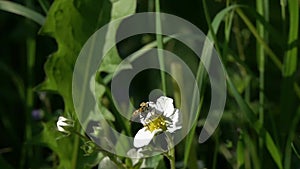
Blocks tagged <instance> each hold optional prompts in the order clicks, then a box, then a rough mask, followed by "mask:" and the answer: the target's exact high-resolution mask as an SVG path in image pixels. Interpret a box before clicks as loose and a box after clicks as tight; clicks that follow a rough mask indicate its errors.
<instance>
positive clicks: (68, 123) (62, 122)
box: [56, 116, 74, 134]
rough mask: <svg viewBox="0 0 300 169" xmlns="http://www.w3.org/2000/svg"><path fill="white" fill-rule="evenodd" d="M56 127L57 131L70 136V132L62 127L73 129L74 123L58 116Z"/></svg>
mask: <svg viewBox="0 0 300 169" xmlns="http://www.w3.org/2000/svg"><path fill="white" fill-rule="evenodd" d="M56 126H57V130H58V131H60V132H63V133H67V134H70V131H67V130H65V129H64V127H74V121H73V120H70V119H67V118H65V117H63V116H59V117H58V120H57V122H56Z"/></svg>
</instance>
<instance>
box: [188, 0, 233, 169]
mask: <svg viewBox="0 0 300 169" xmlns="http://www.w3.org/2000/svg"><path fill="white" fill-rule="evenodd" d="M237 7H238V5H232V6H229V7H227V8H225V9H223V10H222V11H220V12H219V13H218V14H217V15H216V16H215V18H214V20H213V22H212V24H211V25H212V26H211V29H210V30H209V32H208V34H207V36H208V38H209V39H210V40H212V39H213V35H214V33H212V31H215V32H217V31H218V28H219V26H220V24H221V22H222V21H223V19H224V17H225V16H226V15H227V13H228V12H230V11H231V10H233V9H235V8H237ZM203 78H204V68H203V65H202V64H201V63H200V64H199V67H198V70H197V75H196V81H197V82H198V86H202V84H203V80H204V79H203ZM201 91H202V90H201ZM193 97H194V96H193ZM202 100H203V98H201V99H200V105H199V106H198V108H197V114H196V118H195V119H194V120H193V121H194V122H193V126H192V128H191V130H190V132H189V134H188V135H187V137H186V141H185V150H184V161H183V162H184V168H186V167H187V166H188V164H189V157H190V150H191V147H192V143H193V138H194V137H195V131H196V127H197V124H196V121H197V120H198V118H199V116H200V110H201V105H202V104H201V103H202ZM193 106H194V99H193V102H192V107H193ZM191 110H193V108H192V109H191Z"/></svg>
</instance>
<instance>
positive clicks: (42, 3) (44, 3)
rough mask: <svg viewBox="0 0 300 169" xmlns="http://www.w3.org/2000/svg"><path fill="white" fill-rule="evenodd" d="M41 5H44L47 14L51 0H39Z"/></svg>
mask: <svg viewBox="0 0 300 169" xmlns="http://www.w3.org/2000/svg"><path fill="white" fill-rule="evenodd" d="M38 1H39V4H40V6H41V7H42V9H43V11H44V12H45V14H47V13H48V9H49V7H50V4H49V1H45V0H38Z"/></svg>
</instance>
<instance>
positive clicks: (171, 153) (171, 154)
mask: <svg viewBox="0 0 300 169" xmlns="http://www.w3.org/2000/svg"><path fill="white" fill-rule="evenodd" d="M169 160H170V166H171V169H175V149H174V148H171V150H170V151H169Z"/></svg>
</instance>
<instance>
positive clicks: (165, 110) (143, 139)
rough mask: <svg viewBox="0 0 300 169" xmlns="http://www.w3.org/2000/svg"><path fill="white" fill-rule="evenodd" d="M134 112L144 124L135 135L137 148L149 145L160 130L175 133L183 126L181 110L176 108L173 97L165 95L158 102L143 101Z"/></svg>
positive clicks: (134, 143)
mask: <svg viewBox="0 0 300 169" xmlns="http://www.w3.org/2000/svg"><path fill="white" fill-rule="evenodd" d="M134 113H136V114H137V115H136V116H138V115H139V116H138V117H139V121H140V122H141V123H142V124H143V125H144V127H143V128H142V129H140V130H139V131H138V132H137V133H136V135H135V137H134V142H133V145H134V146H135V147H137V148H139V147H143V146H146V145H148V144H149V143H150V142H151V140H152V138H153V137H154V136H155V135H156V134H157V133H159V132H169V133H174V132H175V131H176V130H179V129H181V128H182V125H181V118H180V111H179V110H178V109H176V108H174V105H173V99H171V98H168V97H165V96H161V97H159V98H158V99H157V100H156V103H154V102H147V103H144V102H143V103H141V107H140V108H139V109H138V110H136V112H134Z"/></svg>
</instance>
